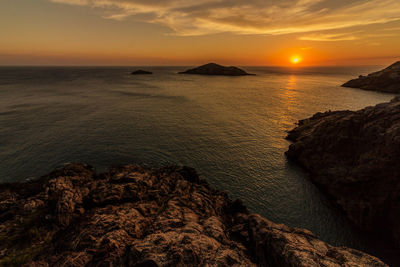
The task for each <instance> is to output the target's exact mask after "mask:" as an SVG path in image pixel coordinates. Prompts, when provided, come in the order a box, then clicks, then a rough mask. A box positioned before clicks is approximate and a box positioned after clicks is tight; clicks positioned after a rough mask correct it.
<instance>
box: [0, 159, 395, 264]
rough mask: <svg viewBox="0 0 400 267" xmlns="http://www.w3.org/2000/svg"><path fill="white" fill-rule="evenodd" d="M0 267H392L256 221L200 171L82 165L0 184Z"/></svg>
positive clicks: (255, 216)
mask: <svg viewBox="0 0 400 267" xmlns="http://www.w3.org/2000/svg"><path fill="white" fill-rule="evenodd" d="M24 264H25V265H24ZM0 265H1V266H22V265H24V266H136V267H140V266H288V267H289V266H300V267H302V266H303V267H306V266H307V267H309V266H379V267H380V266H387V265H386V264H385V263H383V262H382V261H380V260H379V259H378V258H376V257H374V256H370V255H368V254H366V253H364V252H361V251H358V250H355V249H350V248H346V247H335V246H332V245H329V244H327V243H325V242H323V241H321V240H319V239H318V238H317V237H316V236H315V235H314V234H312V233H311V232H310V231H308V230H305V229H298V228H290V227H287V226H285V225H283V224H276V223H273V222H271V221H269V220H268V219H266V218H263V217H261V216H260V215H258V214H254V213H251V212H249V211H248V210H247V208H246V207H245V206H244V205H243V204H242V203H241V201H239V200H236V201H232V200H230V199H229V197H228V196H227V194H226V193H224V192H222V191H218V190H215V189H213V188H211V187H210V185H208V183H207V182H206V181H205V180H202V179H200V178H199V176H198V175H197V173H196V171H195V170H194V169H192V168H189V167H165V168H161V169H151V168H148V167H142V166H139V165H127V166H124V167H118V168H112V169H110V170H109V171H107V172H105V173H102V174H97V173H96V172H95V171H94V169H93V168H92V167H91V166H88V165H85V164H78V163H72V164H68V165H66V166H64V167H63V168H61V169H57V170H55V171H53V172H51V173H50V174H48V175H45V176H43V177H41V178H38V179H35V180H30V181H26V182H22V183H10V184H1V185H0Z"/></svg>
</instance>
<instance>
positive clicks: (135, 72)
mask: <svg viewBox="0 0 400 267" xmlns="http://www.w3.org/2000/svg"><path fill="white" fill-rule="evenodd" d="M131 74H132V75H141V74H153V73H152V72H151V71H146V70H136V71H134V72H132V73H131Z"/></svg>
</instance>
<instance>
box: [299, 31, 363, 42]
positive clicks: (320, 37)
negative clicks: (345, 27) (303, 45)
mask: <svg viewBox="0 0 400 267" xmlns="http://www.w3.org/2000/svg"><path fill="white" fill-rule="evenodd" d="M357 39H358V37H356V36H354V35H350V34H347V33H337V34H327V33H316V34H310V35H306V36H301V37H300V38H299V40H303V41H318V42H337V41H353V40H357Z"/></svg>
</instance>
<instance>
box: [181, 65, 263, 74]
mask: <svg viewBox="0 0 400 267" xmlns="http://www.w3.org/2000/svg"><path fill="white" fill-rule="evenodd" d="M179 74H199V75H223V76H246V75H255V74H250V73H247V72H245V71H244V70H242V69H239V68H237V67H233V66H231V67H225V66H221V65H218V64H215V63H208V64H205V65H202V66H200V67H197V68H194V69H189V70H187V71H184V72H179Z"/></svg>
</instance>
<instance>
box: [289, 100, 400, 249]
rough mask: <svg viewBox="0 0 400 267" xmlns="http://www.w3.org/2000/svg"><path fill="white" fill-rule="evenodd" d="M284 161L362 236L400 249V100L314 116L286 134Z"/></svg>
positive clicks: (302, 121)
mask: <svg viewBox="0 0 400 267" xmlns="http://www.w3.org/2000/svg"><path fill="white" fill-rule="evenodd" d="M288 139H289V140H291V141H293V142H294V143H293V144H291V145H290V147H289V150H288V151H287V153H286V154H287V156H288V157H289V158H290V159H294V160H296V161H297V162H299V163H300V164H301V165H302V166H303V167H305V169H306V170H307V171H308V172H309V173H310V178H311V179H312V181H313V182H314V183H315V184H316V185H317V186H318V187H320V188H321V189H322V190H323V192H326V193H327V194H328V196H329V197H330V198H332V199H333V200H334V201H335V203H337V204H338V205H339V206H340V207H341V208H342V209H343V210H344V212H345V213H346V215H347V217H348V218H349V219H350V220H351V221H352V222H354V223H355V224H356V225H358V226H359V227H360V228H361V229H362V230H364V231H368V232H374V233H378V234H379V235H380V234H385V235H386V236H387V237H389V238H390V239H392V240H393V241H395V243H396V244H397V246H399V245H400V225H399V223H398V222H399V220H400V198H399V196H400V165H399V164H398V160H399V158H400V97H397V98H395V99H393V100H392V101H391V102H389V103H383V104H379V105H376V106H374V107H367V108H365V109H362V110H359V111H336V112H326V113H317V114H315V115H314V116H313V117H311V118H309V119H305V120H301V121H300V122H299V125H298V127H297V128H295V129H294V130H292V131H291V132H289V135H288Z"/></svg>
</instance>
